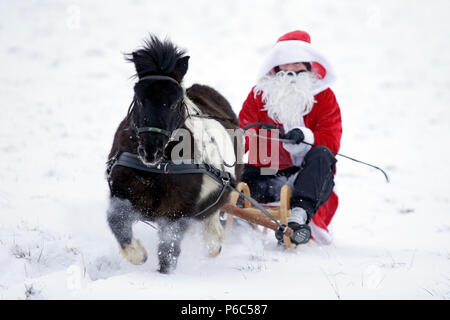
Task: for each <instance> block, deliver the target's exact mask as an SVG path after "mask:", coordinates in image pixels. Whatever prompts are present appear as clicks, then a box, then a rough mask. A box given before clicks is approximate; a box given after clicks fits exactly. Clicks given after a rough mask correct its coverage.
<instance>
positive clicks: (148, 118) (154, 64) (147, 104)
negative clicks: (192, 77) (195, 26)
mask: <svg viewBox="0 0 450 320" xmlns="http://www.w3.org/2000/svg"><path fill="white" fill-rule="evenodd" d="M127 60H128V61H130V62H133V63H134V66H135V68H136V72H137V76H138V78H139V81H138V82H137V83H136V84H135V86H134V101H133V104H132V108H130V111H129V116H130V117H131V121H132V124H133V127H134V128H135V130H136V134H137V137H138V143H139V145H138V150H137V152H138V155H139V156H140V158H141V159H142V161H143V162H144V163H147V164H154V163H156V162H159V161H160V160H161V159H162V156H163V154H164V152H163V151H164V148H165V146H166V145H167V143H168V141H169V138H170V135H171V133H172V131H174V130H175V129H177V128H179V127H180V126H181V125H182V124H183V121H184V119H185V108H184V101H183V98H184V90H183V88H182V87H181V81H182V80H183V77H184V75H185V74H186V72H187V69H188V60H189V56H186V55H185V52H184V51H183V50H180V49H179V48H177V47H176V46H175V45H174V44H173V43H172V42H170V41H168V40H167V39H166V40H164V41H160V40H159V39H158V38H157V37H155V36H150V39H149V40H146V41H145V43H144V47H143V48H142V49H139V50H137V51H135V52H133V53H131V54H129V55H128V57H127Z"/></svg>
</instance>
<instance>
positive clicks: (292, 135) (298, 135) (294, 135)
mask: <svg viewBox="0 0 450 320" xmlns="http://www.w3.org/2000/svg"><path fill="white" fill-rule="evenodd" d="M280 138H281V139H287V140H293V141H295V144H299V143H300V142H302V141H303V140H305V135H304V134H303V131H302V130H300V129H298V128H295V129H292V130H291V131H289V132H287V133H285V134H283V135H281V137H280Z"/></svg>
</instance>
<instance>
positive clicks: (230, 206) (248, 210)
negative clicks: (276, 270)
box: [222, 182, 292, 248]
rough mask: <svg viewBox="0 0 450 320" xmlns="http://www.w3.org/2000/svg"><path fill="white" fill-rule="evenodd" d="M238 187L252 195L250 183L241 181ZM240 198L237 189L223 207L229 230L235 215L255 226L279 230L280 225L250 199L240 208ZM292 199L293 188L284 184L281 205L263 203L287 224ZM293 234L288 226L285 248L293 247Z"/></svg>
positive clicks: (226, 228)
mask: <svg viewBox="0 0 450 320" xmlns="http://www.w3.org/2000/svg"><path fill="white" fill-rule="evenodd" d="M236 189H237V190H238V191H240V192H243V193H244V194H246V195H248V196H251V194H250V189H249V187H248V185H247V184H246V183H245V182H240V183H239V184H238V185H237V187H236ZM238 198H239V193H237V192H236V191H233V192H232V194H231V197H230V201H229V202H228V203H227V204H226V205H224V206H223V207H222V210H223V211H225V212H226V213H227V214H228V215H227V222H226V225H225V230H226V231H227V232H229V231H230V230H231V227H232V225H233V216H236V217H238V218H241V219H244V220H247V221H249V222H251V223H252V224H253V226H254V227H255V228H256V225H261V226H263V227H265V228H267V229H272V230H274V231H277V230H278V225H277V224H276V223H275V222H273V221H272V220H271V219H270V218H269V217H267V216H266V215H265V214H264V213H263V212H261V211H260V210H259V209H257V208H256V207H254V206H253V205H252V204H251V203H250V201H248V200H246V199H245V200H244V208H240V207H238V206H237V201H238ZM290 201H291V189H290V188H289V186H288V185H284V186H283V187H282V188H281V193H280V206H269V205H263V207H264V208H265V209H267V211H269V213H270V214H271V215H272V216H273V217H274V218H275V219H277V220H279V221H280V223H281V224H282V225H286V226H287V218H288V217H289V216H290V215H291V208H290ZM291 235H292V229H290V228H287V230H286V232H285V234H284V236H283V242H284V246H285V248H291V247H292V243H291V238H290V236H291Z"/></svg>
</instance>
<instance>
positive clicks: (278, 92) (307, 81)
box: [255, 71, 317, 127]
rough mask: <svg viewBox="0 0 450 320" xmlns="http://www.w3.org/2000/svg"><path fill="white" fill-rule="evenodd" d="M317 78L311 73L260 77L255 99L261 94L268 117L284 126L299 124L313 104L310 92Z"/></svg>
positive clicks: (281, 72) (312, 96) (287, 73)
mask: <svg viewBox="0 0 450 320" xmlns="http://www.w3.org/2000/svg"><path fill="white" fill-rule="evenodd" d="M316 81H317V77H316V76H315V75H314V74H313V73H312V72H301V73H299V74H295V73H293V72H285V71H280V72H278V73H277V74H276V75H267V76H264V77H263V78H261V80H260V81H258V83H257V84H256V87H255V96H256V95H258V94H260V93H261V94H262V101H263V102H264V104H265V106H264V109H263V110H267V113H268V115H269V117H270V118H272V119H273V120H274V121H276V122H278V123H281V124H283V125H285V126H288V127H296V126H302V125H303V116H305V115H306V114H308V113H309V112H310V111H311V109H312V107H313V106H314V103H315V102H316V101H315V100H314V95H313V93H312V89H313V85H314V83H315V82H316Z"/></svg>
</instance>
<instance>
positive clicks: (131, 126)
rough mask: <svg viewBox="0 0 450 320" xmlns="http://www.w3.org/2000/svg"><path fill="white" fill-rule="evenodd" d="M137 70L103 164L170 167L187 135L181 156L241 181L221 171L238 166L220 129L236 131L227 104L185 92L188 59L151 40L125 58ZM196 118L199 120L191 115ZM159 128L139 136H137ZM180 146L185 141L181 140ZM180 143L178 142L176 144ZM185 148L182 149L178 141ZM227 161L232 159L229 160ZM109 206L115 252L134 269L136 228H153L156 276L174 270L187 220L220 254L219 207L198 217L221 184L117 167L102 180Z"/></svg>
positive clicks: (140, 250)
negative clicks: (179, 134) (131, 159)
mask: <svg viewBox="0 0 450 320" xmlns="http://www.w3.org/2000/svg"><path fill="white" fill-rule="evenodd" d="M128 60H129V61H131V62H133V63H134V65H135V68H136V72H137V76H138V78H139V81H138V82H137V83H136V84H135V86H134V98H133V102H132V104H131V106H130V108H129V110H128V114H127V115H126V117H125V118H124V119H123V120H122V122H121V123H120V125H119V127H118V129H117V131H116V133H115V136H114V142H113V146H112V148H111V152H110V154H109V162H113V161H114V159H117V157H118V156H119V155H120V154H121V153H124V152H127V153H132V154H135V155H137V156H138V157H139V159H140V160H141V161H142V163H143V164H145V165H147V166H154V165H155V164H158V163H159V162H161V161H171V160H172V159H171V154H172V151H173V149H174V148H175V147H176V146H177V143H178V141H176V139H174V134H173V133H174V132H176V131H177V129H185V131H187V132H189V133H190V136H189V137H188V138H187V139H188V140H189V139H190V140H191V141H190V142H191V144H190V146H191V151H192V152H185V153H186V154H184V155H183V153H184V151H182V152H181V156H184V158H186V157H188V158H190V159H194V155H197V156H196V157H197V159H196V160H197V161H200V162H202V163H206V164H209V165H212V166H215V168H223V170H226V171H227V172H229V174H230V176H231V184H232V185H235V184H236V182H237V181H239V178H240V174H241V170H242V167H241V165H239V164H237V165H235V166H234V167H229V166H224V165H223V162H224V160H225V159H224V158H226V157H228V159H226V162H227V163H233V162H234V161H235V160H237V163H241V162H240V161H239V160H240V159H237V158H236V154H237V151H236V145H235V143H234V137H233V136H232V135H231V134H230V133H229V132H227V131H226V129H237V128H238V120H237V118H236V115H235V114H234V112H233V110H232V108H231V106H230V104H229V103H228V102H227V100H226V99H225V98H224V97H223V96H222V95H220V94H219V93H218V92H217V91H215V90H214V89H212V88H210V87H208V86H203V85H198V84H194V85H193V86H192V87H190V88H189V89H187V90H185V89H184V87H183V86H182V80H183V77H184V75H185V74H186V72H187V69H188V60H189V56H186V55H185V52H184V51H183V50H180V49H179V48H177V47H176V46H175V45H174V44H173V43H171V42H170V41H168V40H164V41H161V40H159V39H158V38H156V37H154V36H151V37H150V39H148V40H147V41H145V44H144V46H143V48H142V49H140V50H137V51H135V52H133V53H132V54H130V55H129V56H128ZM195 114H202V115H203V117H194V116H192V115H195ZM142 127H144V128H159V129H160V130H159V131H158V130H156V131H147V132H140V131H139V130H138V129H139V128H142ZM183 139H186V138H185V137H183ZM182 142H183V141H182ZM184 142H185V143H187V142H188V141H184ZM230 156H231V159H230ZM108 183H109V187H110V205H109V209H108V212H107V218H108V219H107V220H108V223H109V226H110V228H111V230H112V233H113V234H114V236H115V237H116V239H117V241H118V242H119V245H120V249H121V252H122V253H123V255H124V256H125V257H126V259H127V260H128V261H130V262H131V263H133V264H143V263H144V262H145V261H146V259H147V252H146V250H145V249H144V247H142V245H141V244H140V242H139V241H138V240H137V239H135V238H134V237H133V231H132V225H133V223H134V222H136V221H154V222H157V223H158V226H159V228H158V230H159V246H158V257H159V271H160V272H162V273H168V272H170V271H171V270H173V269H174V268H175V266H176V263H177V259H178V256H179V255H180V242H181V240H182V238H183V234H184V232H185V231H186V229H187V228H188V226H189V224H190V221H192V218H193V217H195V219H199V220H202V222H203V226H204V228H203V229H204V239H205V242H206V247H207V249H208V252H209V254H210V255H211V256H216V255H217V254H219V252H220V250H221V245H222V242H223V239H224V230H223V228H222V225H221V224H220V220H219V209H220V207H221V206H222V205H223V204H224V203H225V202H226V200H227V198H228V196H229V190H226V192H225V194H223V197H222V198H221V199H220V201H219V202H218V203H217V204H216V205H214V206H212V207H210V208H209V209H207V210H206V211H205V212H203V213H202V214H201V215H197V216H196V214H197V213H198V212H201V211H202V210H204V209H206V208H208V206H210V205H211V204H213V203H214V202H215V201H216V200H217V198H218V196H219V194H220V191H221V186H220V184H218V183H217V181H214V180H213V179H212V178H211V177H210V176H208V175H206V174H199V173H192V174H161V173H153V172H146V171H143V170H137V169H133V168H130V167H126V166H115V167H114V170H112V171H109V172H108Z"/></svg>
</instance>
